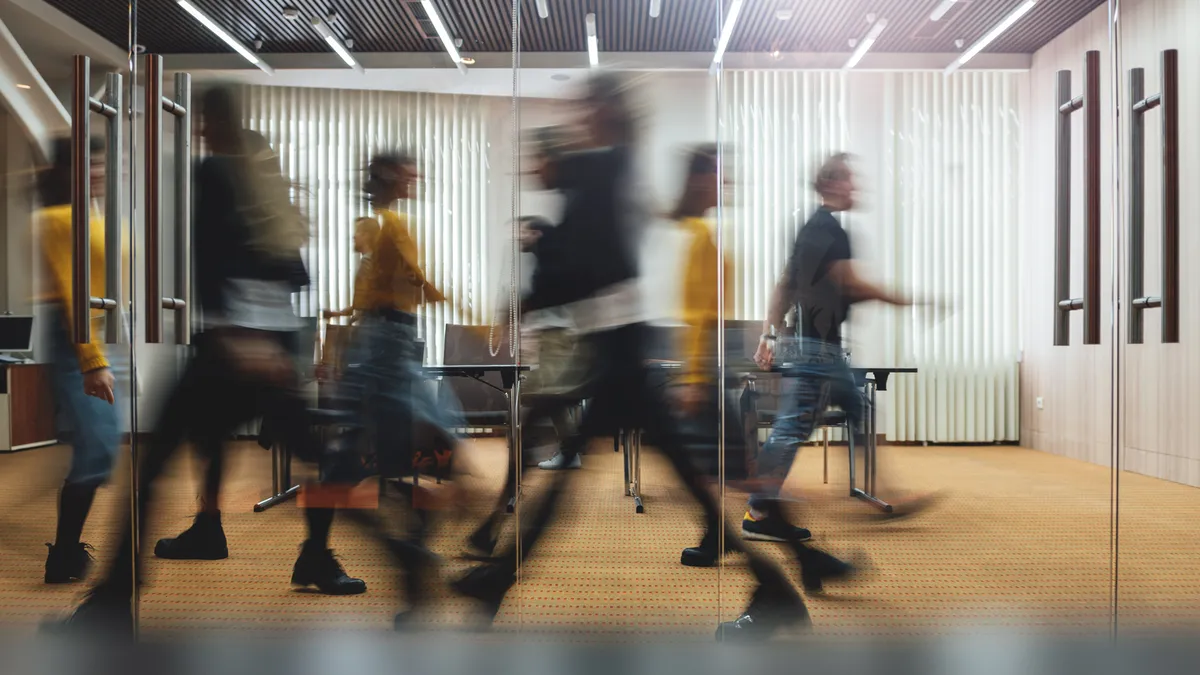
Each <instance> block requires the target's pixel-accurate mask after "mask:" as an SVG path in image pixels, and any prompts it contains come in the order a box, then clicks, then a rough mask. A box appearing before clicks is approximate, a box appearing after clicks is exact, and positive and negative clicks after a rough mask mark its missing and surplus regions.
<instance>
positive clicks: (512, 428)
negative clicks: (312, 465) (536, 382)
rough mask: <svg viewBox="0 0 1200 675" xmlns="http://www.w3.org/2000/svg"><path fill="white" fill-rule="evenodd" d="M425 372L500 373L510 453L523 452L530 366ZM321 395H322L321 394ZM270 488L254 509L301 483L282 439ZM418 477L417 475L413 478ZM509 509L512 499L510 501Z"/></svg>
mask: <svg viewBox="0 0 1200 675" xmlns="http://www.w3.org/2000/svg"><path fill="white" fill-rule="evenodd" d="M422 370H423V372H424V373H425V375H427V376H428V377H469V378H472V379H475V380H478V381H479V382H482V383H483V384H485V385H487V386H489V387H491V386H494V385H492V384H491V383H489V382H487V381H485V380H484V377H485V376H487V375H488V374H490V373H498V374H499V375H500V382H501V389H502V390H503V392H504V396H505V398H506V399H507V400H508V414H509V425H508V444H509V445H508V448H509V453H510V454H511V455H512V456H514V457H519V456H520V448H521V434H520V419H521V415H520V408H519V397H520V390H521V378H520V374H521V373H524V372H528V371H529V370H530V366H525V365H518V364H480V365H453V366H425V367H424V368H422ZM318 398H320V397H318ZM271 459H272V466H271V481H272V485H271V489H272V492H273V494H272V495H271V496H270V497H268V498H266V499H264V500H262V501H260V502H258V503H257V504H255V505H254V512H255V513H261V512H263V511H266V510H267V509H269V508H271V507H272V506H275V505H276V504H279V503H281V502H284V501H287V500H288V499H291V498H292V497H294V496H296V493H298V492H299V491H300V486H299V485H295V484H292V477H291V476H292V471H291V466H292V453H291V451H290V450H289V449H288V448H287V447H285V446H284V444H282V443H275V444H274V445H272V446H271ZM414 481H415V479H414ZM509 507H510V510H511V508H512V502H511V501H510V503H509Z"/></svg>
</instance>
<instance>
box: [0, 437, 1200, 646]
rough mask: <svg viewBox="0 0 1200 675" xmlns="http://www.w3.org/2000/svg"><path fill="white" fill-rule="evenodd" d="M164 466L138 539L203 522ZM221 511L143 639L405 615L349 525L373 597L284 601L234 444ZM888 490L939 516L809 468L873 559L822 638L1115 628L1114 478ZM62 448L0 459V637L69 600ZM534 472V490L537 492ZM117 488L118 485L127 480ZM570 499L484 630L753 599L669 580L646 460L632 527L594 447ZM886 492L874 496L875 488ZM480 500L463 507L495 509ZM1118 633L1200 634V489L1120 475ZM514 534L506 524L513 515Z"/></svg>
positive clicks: (287, 542) (832, 593)
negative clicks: (49, 561)
mask: <svg viewBox="0 0 1200 675" xmlns="http://www.w3.org/2000/svg"><path fill="white" fill-rule="evenodd" d="M181 454H182V455H183V456H184V457H185V458H186V459H183V460H181V461H179V462H177V463H176V464H175V465H174V466H173V467H172V472H171V475H170V476H169V478H168V480H167V481H166V484H165V485H164V486H163V490H162V493H161V494H163V495H164V497H163V500H162V505H161V509H159V510H158V514H159V515H157V517H156V518H155V520H154V521H153V522H152V523H151V524H150V526H149V529H148V532H147V533H146V535H145V540H144V541H145V544H144V545H145V546H146V547H147V548H150V547H152V546H153V542H154V541H156V540H157V539H158V538H159V537H161V536H165V535H169V534H174V533H176V532H178V531H180V530H182V529H183V528H185V527H187V525H188V523H189V521H190V518H191V513H192V512H193V511H194V509H195V506H196V481H195V480H194V477H195V476H196V475H197V470H196V469H197V466H196V463H195V462H194V460H192V459H191V458H190V456H189V455H188V454H187V453H181ZM464 454H465V457H464V459H465V461H467V462H469V464H470V465H471V467H472V468H471V473H472V475H473V476H475V477H476V478H475V479H473V480H471V481H469V482H470V483H471V484H473V485H476V486H482V488H490V489H492V490H495V489H498V485H499V483H498V480H499V479H498V475H499V472H500V471H501V470H502V467H503V464H504V448H503V445H502V442H501V441H498V440H494V439H487V440H479V441H474V442H472V443H471V445H470V447H469V450H468V451H467V452H466V453H464ZM234 455H235V457H234V460H233V461H231V462H230V466H229V468H228V476H229V480H228V487H227V490H226V494H225V495H224V497H223V510H224V521H225V529H226V533H227V534H228V537H229V545H230V551H231V557H230V558H229V559H228V560H225V561H218V562H177V561H160V560H153V559H152V560H151V561H150V562H149V564H148V571H147V576H148V585H147V587H146V589H145V591H144V593H143V596H142V604H141V622H142V625H143V626H144V627H145V628H146V629H148V630H151V631H163V632H171V631H180V630H189V631H190V630H205V629H227V628H229V627H231V626H236V627H237V628H238V629H239V630H241V629H247V630H255V629H266V630H280V629H285V630H291V629H300V628H303V629H308V628H314V627H320V628H329V627H341V628H363V629H372V630H384V629H387V628H389V627H390V625H391V618H392V616H393V614H394V613H395V612H396V611H397V609H398V608H400V607H401V606H402V598H400V597H399V591H398V587H399V584H398V581H399V580H398V578H397V576H396V573H395V572H394V571H393V569H392V568H391V567H390V566H389V561H388V559H387V557H386V555H385V553H384V552H383V551H381V550H379V549H378V548H377V547H376V546H375V545H374V544H372V543H371V542H370V541H368V540H367V538H366V537H364V536H362V535H361V534H359V533H358V532H357V531H356V530H355V529H354V527H353V526H352V525H350V524H349V523H345V522H343V521H338V523H335V528H334V535H333V546H334V547H335V549H336V550H337V552H338V554H339V556H340V558H341V560H342V562H343V563H344V565H345V566H346V568H347V570H348V571H349V572H350V573H351V574H353V575H356V576H359V577H361V578H363V579H365V580H366V581H367V583H368V585H369V590H368V592H367V593H366V594H365V595H361V596H357V597H350V598H331V597H325V596H322V595H318V594H315V593H312V592H305V591H297V590H293V589H292V588H291V587H290V586H289V584H288V581H289V577H290V573H291V565H292V562H293V560H294V558H295V555H296V552H297V550H298V546H299V544H300V542H301V540H302V539H303V537H304V527H303V522H302V519H301V518H300V516H299V513H298V512H297V509H296V506H295V504H294V503H289V504H285V505H282V506H278V507H276V508H274V509H271V510H269V511H267V512H266V513H262V514H255V513H253V512H252V509H251V507H252V505H253V504H254V502H256V501H257V500H258V499H260V498H262V497H263V496H265V493H266V492H267V486H268V483H269V475H270V471H269V467H270V463H269V456H268V454H267V453H266V452H265V451H263V450H261V449H259V448H258V447H257V445H255V444H252V443H242V444H238V446H237V447H236V450H235V452H234ZM881 455H882V460H881V461H882V464H881V475H882V476H886V477H887V478H888V479H889V482H890V483H892V484H894V485H897V486H903V487H904V488H905V489H906V490H912V491H914V492H918V493H919V492H928V491H934V490H944V491H945V495H944V498H943V500H942V501H941V502H940V503H939V504H938V506H937V508H935V509H933V510H931V511H929V512H927V513H923V514H921V515H919V516H917V517H914V518H912V519H909V520H904V521H901V522H898V523H892V524H880V523H877V522H874V521H873V520H872V519H871V517H870V516H871V515H872V514H873V511H871V510H870V509H869V508H868V507H867V506H866V505H864V504H862V503H859V502H856V501H852V500H850V499H849V498H847V497H846V496H845V490H846V484H847V477H846V468H845V449H844V448H831V449H830V462H831V470H830V482H829V485H823V484H822V483H821V453H820V450H819V449H817V448H813V449H805V451H804V452H802V453H801V458H800V460H799V465H798V471H795V472H793V473H794V474H796V475H798V476H799V479H798V482H797V485H796V486H795V487H798V488H799V489H800V490H801V491H802V492H803V494H805V495H807V496H808V501H806V502H804V503H803V504H802V505H801V506H800V507H799V508H800V509H801V513H802V514H803V515H802V524H804V525H805V526H807V527H809V528H811V529H812V530H813V532H814V534H815V535H816V540H815V542H814V543H815V544H817V545H819V546H821V547H824V548H827V549H828V550H830V551H831V552H833V553H835V554H840V555H855V556H860V557H862V556H865V557H866V558H867V559H869V560H870V567H869V571H868V572H867V573H866V574H864V575H862V576H861V577H860V578H858V579H857V580H855V581H854V582H853V583H850V584H846V585H843V586H837V587H835V586H831V587H830V588H829V589H828V592H827V593H826V594H825V595H824V596H822V597H813V598H809V602H810V608H811V611H812V615H813V621H814V631H815V632H816V633H817V634H818V635H827V636H838V635H847V636H848V635H862V634H867V635H928V634H941V633H947V632H954V631H959V630H962V629H964V628H968V629H978V628H982V627H987V628H996V629H1002V630H1009V629H1011V630H1016V631H1018V632H1023V633H1034V634H1037V633H1044V632H1047V631H1053V632H1059V631H1083V632H1092V631H1097V630H1104V629H1106V628H1107V626H1108V625H1109V614H1110V612H1109V607H1110V602H1111V601H1110V587H1111V586H1110V577H1111V574H1112V572H1113V567H1112V552H1111V546H1110V532H1111V530H1110V527H1111V524H1110V508H1111V500H1110V488H1109V485H1110V478H1111V476H1110V472H1109V470H1108V469H1106V468H1103V467H1098V466H1093V465H1089V464H1084V463H1081V462H1077V461H1073V460H1067V459H1062V458H1059V457H1054V456H1051V455H1047V454H1044V453H1040V452H1035V451H1030V450H1024V449H1020V448H1014V447H1001V446H986V447H928V448H922V447H892V448H884V449H882V450H881ZM66 458H67V452H66V449H65V448H61V447H56V448H45V449H39V450H32V451H28V452H23V453H17V454H0V626H3V627H7V628H15V629H18V630H32V629H33V627H34V626H35V625H36V623H37V622H38V621H39V620H40V619H42V618H44V617H46V616H47V615H52V614H55V613H58V612H62V611H64V610H66V609H67V608H69V607H70V606H71V605H72V603H73V602H74V601H75V599H76V598H77V597H78V595H79V594H80V593H81V592H82V590H83V588H82V587H81V586H79V585H76V586H67V587H61V586H60V587H46V586H44V585H42V583H41V574H42V565H43V563H44V560H45V553H46V549H45V547H44V542H46V541H50V540H51V539H52V538H53V530H54V520H55V504H54V500H55V495H56V489H57V485H58V483H59V481H60V480H61V476H62V475H63V474H64V472H65V464H66ZM539 473H541V472H538V470H536V469H532V470H529V471H527V473H526V479H527V480H526V484H527V486H528V487H527V490H528V492H527V493H526V494H527V495H528V494H533V493H535V492H536V490H537V489H538V484H539V483H540V482H541V481H543V480H544V479H545V474H544V473H541V475H539ZM121 475H122V476H125V475H126V471H125V470H123V471H122V473H121ZM575 479H576V480H575V483H574V489H573V493H572V496H571V498H570V500H569V503H568V505H567V506H566V508H565V510H564V512H563V514H562V516H561V517H560V519H559V520H558V521H557V525H556V528H555V531H554V532H553V534H552V535H550V536H548V537H547V538H546V540H545V543H544V545H543V546H542V547H541V548H540V549H539V551H538V556H537V557H536V558H535V559H533V560H530V561H528V562H527V563H526V565H525V566H524V567H523V569H522V573H521V581H520V584H519V586H518V587H517V588H516V589H514V591H513V592H512V593H511V594H510V596H509V599H508V601H507V602H506V603H505V605H504V607H503V609H502V611H501V614H500V616H499V617H498V619H497V624H496V625H497V628H498V629H501V630H504V631H523V632H534V633H541V632H543V631H546V632H550V633H553V634H556V635H558V636H560V637H562V636H566V637H568V638H570V637H576V638H578V639H581V640H594V639H597V638H600V637H617V638H620V639H623V640H624V639H635V640H637V639H654V638H657V637H663V636H666V635H682V636H694V637H697V638H702V639H708V638H710V637H711V635H712V631H713V629H714V627H715V626H716V624H717V622H718V620H720V619H726V620H727V619H730V618H732V617H734V616H736V614H737V612H738V610H739V609H740V608H741V607H742V606H743V605H744V604H745V602H746V600H747V598H748V594H749V592H750V583H751V581H750V577H749V575H748V573H747V570H746V569H745V566H744V562H743V560H742V559H741V558H740V557H737V556H734V557H731V558H729V559H728V560H727V563H726V564H725V565H724V566H723V567H722V568H720V569H691V568H685V567H682V566H680V565H679V552H680V550H681V549H682V548H684V547H685V546H689V545H693V544H694V543H696V542H697V541H698V538H699V536H700V531H699V527H698V524H697V518H696V511H697V509H696V507H695V506H694V505H692V504H691V503H690V502H689V500H688V498H687V495H686V492H685V491H684V490H683V488H682V486H681V485H679V484H678V483H677V482H676V481H675V479H674V477H673V476H672V474H671V473H670V471H669V469H668V468H667V466H666V463H665V462H664V461H663V460H662V458H661V457H659V456H657V455H656V454H655V453H653V452H651V451H649V450H647V451H646V456H645V458H644V466H643V481H644V487H643V495H644V499H645V502H646V510H647V512H646V513H645V514H640V515H639V514H635V512H634V507H633V502H632V500H631V499H629V498H627V497H625V496H624V492H623V489H622V486H621V481H622V466H621V461H620V455H618V454H616V453H614V452H612V445H611V443H606V442H597V443H596V444H595V446H594V447H593V448H592V452H591V454H589V455H588V456H586V457H585V458H584V468H583V470H582V471H580V472H578V474H577V475H576V476H575ZM125 489H127V481H122V482H121V483H119V484H118V485H115V486H113V487H109V488H106V489H105V490H104V491H103V493H102V495H101V497H100V498H99V499H98V502H97V503H98V506H97V512H96V513H95V515H94V517H93V518H92V521H91V522H90V523H89V525H88V528H87V531H86V532H85V539H86V540H87V541H89V542H91V543H92V544H94V545H95V546H96V548H97V555H98V557H99V558H100V560H101V562H103V561H104V560H106V559H107V558H108V557H110V555H111V553H112V551H111V547H112V546H113V545H114V543H113V542H112V541H111V539H112V531H113V529H114V528H113V525H114V524H115V523H116V521H117V518H118V515H119V514H117V513H116V510H117V505H118V500H117V499H116V498H115V495H116V494H117V492H116V491H117V490H125ZM880 491H881V492H883V486H881V489H880ZM491 499H492V497H491V494H490V493H489V494H487V495H486V496H485V497H484V498H481V499H480V500H479V502H480V503H479V504H478V505H477V506H476V511H478V510H480V509H482V508H483V506H484V504H490V503H491ZM743 499H744V495H739V494H733V493H732V492H731V493H729V494H727V495H726V504H727V515H728V517H729V518H731V519H738V518H740V517H741V513H742V504H743ZM475 517H476V516H475V515H471V516H470V517H464V515H463V514H458V515H457V516H456V515H455V514H451V513H447V514H446V520H448V521H450V522H447V523H446V524H445V526H444V527H442V528H441V532H440V533H439V534H438V535H437V537H436V538H435V539H434V542H433V545H434V548H435V549H436V550H437V551H438V552H439V553H441V554H442V555H443V556H445V560H444V563H445V565H444V576H445V577H446V578H450V577H452V576H453V575H455V574H458V573H460V572H461V571H462V570H464V569H466V564H465V563H463V562H461V561H460V560H458V555H459V554H460V553H461V552H462V550H463V540H464V537H465V535H466V533H467V531H468V530H467V528H468V521H469V522H470V523H473V522H475ZM1120 518H1121V536H1120V547H1119V553H1118V555H1119V560H1120V573H1119V589H1120V590H1119V598H1120V606H1121V613H1120V617H1121V625H1122V626H1123V627H1125V628H1127V629H1139V628H1164V627H1167V628H1184V627H1187V628H1195V627H1198V626H1200V490H1196V489H1194V488H1189V487H1185V486H1181V485H1176V484H1171V483H1165V482H1162V481H1158V480H1154V479H1150V478H1146V477H1143V476H1137V475H1132V474H1123V475H1122V479H1121V499H1120ZM510 520H511V518H510ZM754 546H756V547H759V548H760V550H763V551H766V552H769V553H770V554H771V555H772V556H774V557H775V559H776V560H778V562H779V563H780V564H781V565H784V566H785V567H786V568H787V569H788V571H789V573H790V574H791V576H792V577H793V578H796V576H797V569H796V566H795V565H794V563H792V561H791V560H790V559H789V558H788V557H787V556H786V555H785V552H784V551H783V550H782V549H781V548H780V547H778V546H774V545H771V544H754ZM472 609H473V605H472V603H471V601H469V600H465V599H462V598H459V597H457V596H455V595H454V594H453V593H452V592H450V591H449V590H442V591H441V592H440V595H439V597H438V598H437V601H436V604H435V608H434V609H433V610H431V612H430V615H429V617H428V619H429V621H430V622H431V626H432V627H433V628H435V629H440V628H444V629H458V628H461V627H466V626H471V625H472V624H473V621H474V619H473V616H474V614H473V611H472Z"/></svg>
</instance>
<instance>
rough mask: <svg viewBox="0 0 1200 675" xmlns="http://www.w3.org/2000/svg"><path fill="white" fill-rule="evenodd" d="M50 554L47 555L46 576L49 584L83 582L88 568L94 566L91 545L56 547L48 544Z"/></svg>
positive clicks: (80, 544)
mask: <svg viewBox="0 0 1200 675" xmlns="http://www.w3.org/2000/svg"><path fill="white" fill-rule="evenodd" d="M46 547H47V548H49V549H50V552H49V553H48V554H47V555H46V576H45V577H44V579H45V581H46V583H48V584H69V583H71V582H74V581H83V579H84V577H86V576H87V572H88V568H89V567H91V566H92V561H93V560H95V558H93V557H92V553H91V552H92V551H93V550H95V549H93V548H92V546H91V544H84V543H79V544H74V545H61V546H55V545H54V544H46Z"/></svg>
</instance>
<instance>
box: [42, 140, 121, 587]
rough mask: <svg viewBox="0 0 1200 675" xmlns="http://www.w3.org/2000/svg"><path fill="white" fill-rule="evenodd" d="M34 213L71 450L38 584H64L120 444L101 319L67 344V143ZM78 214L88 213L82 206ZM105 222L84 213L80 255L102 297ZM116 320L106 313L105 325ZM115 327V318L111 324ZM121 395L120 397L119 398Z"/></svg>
mask: <svg viewBox="0 0 1200 675" xmlns="http://www.w3.org/2000/svg"><path fill="white" fill-rule="evenodd" d="M103 167H104V155H103V146H102V145H101V144H100V143H99V142H97V141H93V142H92V167H91V182H92V187H91V190H92V194H93V195H94V196H98V197H102V196H103V194H104V192H103V190H104V175H103V171H102V169H103ZM37 187H38V194H39V198H40V201H41V208H40V209H39V210H38V212H37V214H36V216H35V218H34V222H35V236H36V238H37V243H38V248H39V250H40V251H41V254H42V260H43V263H44V265H45V269H46V270H47V271H48V274H47V276H46V278H45V279H44V280H43V282H42V288H41V292H40V293H39V297H38V301H39V302H42V303H46V304H49V305H51V306H52V307H51V308H50V311H49V312H47V313H46V314H45V316H47V317H48V319H49V320H50V324H51V326H50V330H49V331H48V334H49V338H50V359H49V365H50V372H51V381H52V386H53V389H54V398H55V403H56V404H57V408H58V411H59V413H60V419H61V420H62V421H64V422H65V423H66V425H67V428H66V429H62V430H60V431H61V432H65V433H62V435H60V436H59V438H60V439H63V440H67V441H69V442H70V444H71V468H70V470H69V471H68V473H67V477H66V480H64V481H63V486H62V489H61V490H60V492H59V498H58V523H57V527H56V529H55V535H54V543H53V544H47V546H49V547H50V552H49V554H48V555H47V557H46V571H45V577H44V579H45V582H46V583H48V584H60V583H69V582H73V581H79V580H82V579H83V578H84V577H85V576H86V575H87V571H88V568H89V567H90V565H91V562H92V556H91V553H90V550H91V546H90V545H88V544H86V543H83V542H81V541H80V537H81V536H82V534H83V526H84V523H85V522H86V521H87V517H88V514H89V513H90V512H91V508H92V502H93V500H94V499H95V496H96V490H97V489H98V488H99V487H100V485H102V484H103V483H104V482H105V481H107V480H108V478H109V476H110V475H111V474H112V469H113V461H114V459H115V458H116V455H117V449H118V448H119V447H120V443H121V422H120V417H119V415H120V410H119V406H118V405H117V401H118V397H119V395H120V393H121V392H119V391H118V383H117V379H116V377H115V375H114V372H113V369H114V368H113V367H114V363H113V360H114V355H113V354H110V353H108V352H107V351H106V349H105V347H104V339H103V335H104V325H103V322H102V320H101V319H102V316H96V315H94V314H93V317H92V318H93V321H92V326H91V336H92V337H91V341H90V342H88V343H87V344H75V341H74V339H73V338H72V328H73V327H74V326H73V318H72V317H73V315H72V313H71V307H72V305H73V302H74V300H75V299H74V298H73V297H72V285H71V283H72V282H71V275H72V267H71V246H72V239H71V215H72V210H73V209H72V205H71V143H70V141H69V140H68V139H59V140H56V141H55V142H54V143H53V145H52V148H51V164H50V166H48V167H46V168H44V169H43V170H42V171H41V172H40V173H39V175H38V179H37ZM83 208H88V209H90V208H91V205H90V204H86V205H83ZM106 226H107V227H119V226H120V223H107V224H106V223H105V222H104V220H103V219H102V218H101V217H100V214H99V213H92V214H91V241H90V242H89V250H88V251H87V253H86V255H89V256H90V257H91V272H92V278H91V279H90V280H89V284H90V288H91V293H92V295H93V296H95V297H100V298H104V297H108V296H107V295H106V293H105V257H104V256H105V251H104V241H105V234H104V228H105V227H106ZM119 316H120V312H119V310H118V312H116V313H114V315H113V318H114V319H116V318H117V317H119ZM118 320H120V319H118ZM126 393H127V392H126Z"/></svg>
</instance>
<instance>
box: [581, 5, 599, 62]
mask: <svg viewBox="0 0 1200 675" xmlns="http://www.w3.org/2000/svg"><path fill="white" fill-rule="evenodd" d="M584 23H585V24H586V25H587V50H588V63H589V64H591V66H592V67H593V68H595V67H597V66H599V65H600V43H599V41H598V40H597V38H596V15H595V14H588V15H587V16H586V17H584Z"/></svg>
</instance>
